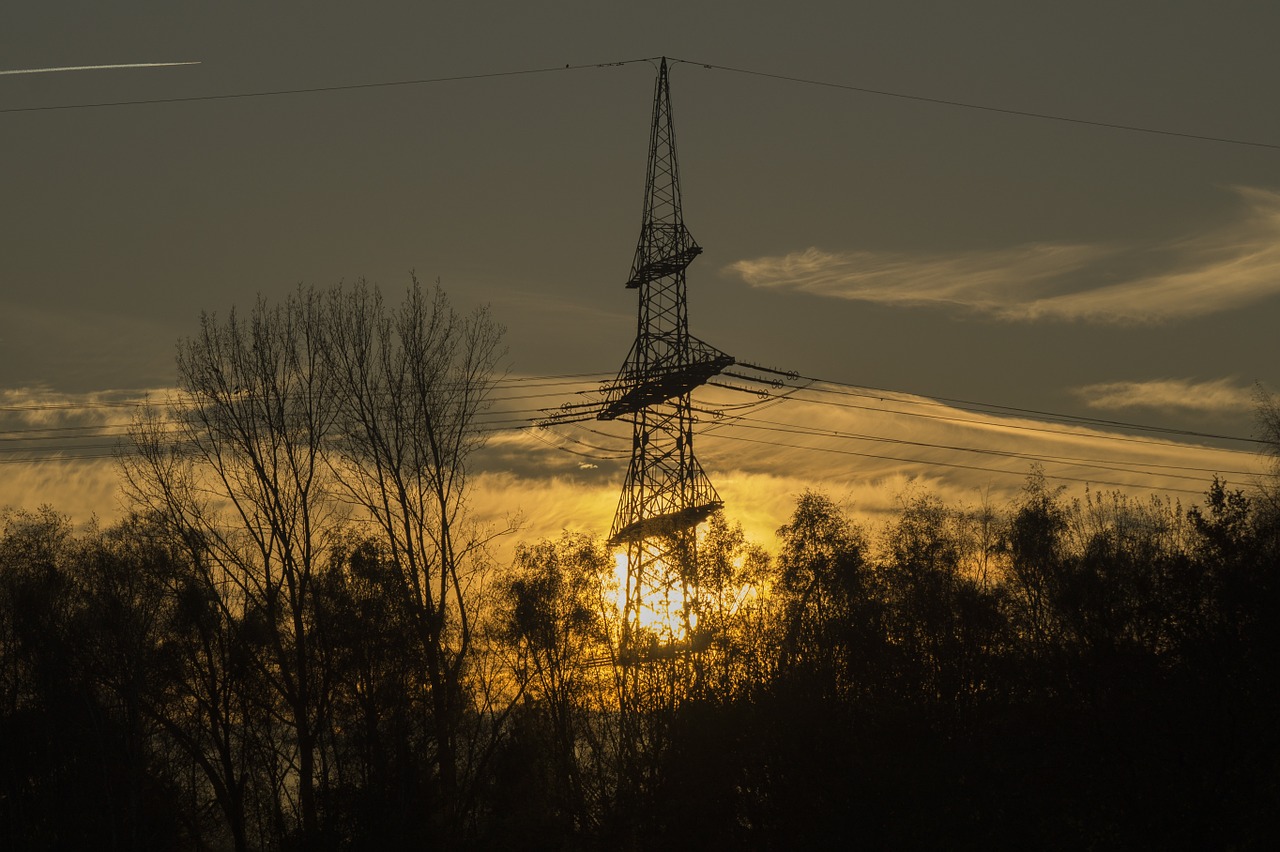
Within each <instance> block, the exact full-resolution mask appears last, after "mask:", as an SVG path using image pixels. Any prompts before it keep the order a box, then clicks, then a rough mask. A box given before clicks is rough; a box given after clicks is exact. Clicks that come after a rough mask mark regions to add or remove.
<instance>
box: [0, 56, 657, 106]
mask: <svg viewBox="0 0 1280 852" xmlns="http://www.w3.org/2000/svg"><path fill="white" fill-rule="evenodd" d="M654 59H657V57H653V58H649V59H623V60H621V61H618V62H596V63H591V64H586V65H564V66H560V65H556V66H552V67H546V68H521V69H517V70H515V71H488V72H483V73H479V74H453V75H450V76H447V77H422V78H419V79H414V80H382V81H377V82H373V83H346V84H341V85H335V86H310V87H307V88H302V89H270V90H266V91H258V92H227V93H225V94H219V95H186V96H182V97H173V98H146V99H139V100H132V101H108V102H97V103H80V104H58V105H50V106H34V107H9V108H7V109H0V113H15V112H53V111H58V110H73V109H103V108H107V107H123V106H145V105H148V104H180V103H195V102H199V101H231V100H245V99H248V98H275V97H283V96H286V95H311V94H320V93H328V92H350V91H356V90H359V89H389V88H394V87H397V86H424V85H430V84H434V83H460V82H462V81H465V80H488V79H493V78H497V77H520V76H524V75H528V74H550V73H554V72H563V71H582V70H584V69H587V68H610V67H617V66H622V65H633V64H635V63H637V62H652V61H654Z"/></svg>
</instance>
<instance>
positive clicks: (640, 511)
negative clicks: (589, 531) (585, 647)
mask: <svg viewBox="0 0 1280 852" xmlns="http://www.w3.org/2000/svg"><path fill="white" fill-rule="evenodd" d="M701 252H702V249H701V247H700V246H699V245H698V244H697V243H696V242H695V241H694V239H693V236H692V235H691V234H690V233H689V229H688V228H686V227H685V224H684V215H683V211H682V209H681V200H680V172H679V167H678V165H677V162H676V141H675V131H674V129H673V126H672V118H671V91H670V85H669V82H668V77H667V61H666V59H665V58H663V60H662V62H661V65H660V66H659V69H658V80H657V84H656V87H655V90H654V98H653V123H652V126H651V128H650V133H649V165H648V177H647V181H646V185H645V199H644V219H643V224H642V225H641V229H640V242H639V244H638V245H637V246H636V254H635V260H634V262H633V263H632V266H631V277H630V278H629V279H628V281H627V284H626V286H627V287H628V288H631V289H635V290H638V291H639V312H638V317H637V324H636V339H635V343H634V344H633V345H632V347H631V352H630V354H628V356H627V359H626V361H625V362H624V364H623V366H622V369H621V371H620V372H619V373H618V376H617V378H616V379H615V380H614V381H613V383H612V384H611V385H610V386H609V387H608V389H607V390H606V391H605V397H604V400H603V403H602V405H601V407H600V409H599V412H598V414H597V417H598V418H599V419H601V420H616V419H622V420H629V421H631V423H632V424H633V428H632V449H631V462H630V465H629V467H628V469H627V475H626V480H625V482H624V484H623V487H622V496H621V498H620V499H619V501H618V509H617V512H616V513H615V515H614V521H613V528H612V531H611V533H610V539H609V540H610V543H611V544H612V545H614V546H624V547H625V548H626V553H627V578H626V589H625V612H624V624H623V645H624V650H628V651H631V652H636V651H639V652H641V653H643V650H642V649H641V648H639V647H636V646H635V643H638V642H640V634H641V629H642V625H643V624H644V622H645V621H646V620H648V621H650V622H651V623H652V622H659V621H660V622H662V623H665V624H666V627H665V628H658V631H657V632H658V633H661V632H666V633H667V634H668V635H654V632H653V631H654V628H652V627H650V628H649V630H650V635H649V641H651V642H652V641H657V642H662V643H672V642H674V641H676V640H682V641H687V642H688V643H690V646H692V645H693V644H694V642H695V639H694V634H693V627H694V625H693V624H692V623H691V618H690V613H691V607H692V605H693V602H694V601H695V600H696V596H697V572H696V566H695V565H694V536H695V533H696V529H697V525H698V524H699V523H700V522H702V521H703V520H705V519H706V518H707V517H708V516H710V515H711V514H712V513H713V512H714V511H716V510H717V509H718V508H720V506H721V505H722V503H721V500H720V497H719V495H718V494H717V493H716V490H715V488H714V486H712V484H711V481H710V480H709V479H708V478H707V475H706V473H705V472H704V471H703V469H702V466H701V465H700V464H699V463H698V460H697V458H696V457H695V456H694V454H693V427H694V416H693V412H692V410H691V406H690V392H691V391H692V390H693V389H694V388H696V387H698V386H700V385H702V384H704V383H705V382H707V381H708V380H709V379H710V378H711V377H713V376H715V375H716V374H717V373H719V372H720V371H722V370H724V369H725V368H727V367H729V366H731V365H732V364H733V363H734V359H733V358H732V357H730V356H728V355H726V354H725V353H723V352H721V351H719V350H717V349H715V348H714V347H712V346H710V345H708V344H706V343H704V342H703V341H701V340H698V339H697V338H696V337H693V336H692V335H690V334H689V318H688V304H687V301H686V297H685V291H686V285H685V270H686V269H687V268H688V266H689V264H690V263H691V262H692V261H693V259H694V258H696V257H697V256H698V255H699V254H700V253H701ZM677 590H678V591H677ZM673 600H674V603H675V608H676V612H668V613H665V614H664V615H666V616H667V618H666V619H663V618H661V617H659V618H653V617H650V618H648V619H646V617H645V612H646V610H654V609H660V608H661V607H662V606H663V603H661V602H664V601H665V602H666V604H665V605H666V606H667V607H668V608H670V607H671V606H672V602H673ZM677 614H678V616H679V618H680V622H681V625H682V628H683V629H682V630H681V631H680V632H683V633H684V634H685V635H684V636H683V637H681V636H677V635H674V634H675V633H676V631H675V630H674V629H673V628H672V625H671V623H670V616H672V615H677Z"/></svg>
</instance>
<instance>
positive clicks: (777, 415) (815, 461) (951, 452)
mask: <svg viewBox="0 0 1280 852" xmlns="http://www.w3.org/2000/svg"><path fill="white" fill-rule="evenodd" d="M592 388H593V385H592V384H591V383H589V382H582V383H581V384H580V385H573V386H567V387H566V388H565V390H564V396H565V397H566V398H581V396H580V395H579V394H578V393H577V391H579V390H582V391H589V390H591V389H592ZM1084 390H1086V389H1082V392H1083V391H1084ZM1242 392H1244V389H1243V388H1239V387H1236V386H1234V385H1231V384H1230V383H1229V382H1226V381H1223V382H1209V383H1201V384H1199V385H1196V384H1193V383H1190V382H1181V383H1179V382H1174V381H1169V382H1166V383H1164V385H1161V383H1149V384H1148V385H1144V384H1141V383H1125V385H1124V387H1120V386H1119V383H1117V385H1116V387H1114V388H1111V389H1107V386H1095V388H1094V389H1093V390H1092V391H1091V394H1092V396H1090V397H1089V398H1090V399H1091V400H1098V401H1101V404H1102V405H1104V406H1105V405H1113V406H1119V405H1121V404H1127V405H1132V404H1136V403H1134V402H1132V401H1133V400H1136V399H1146V400H1148V402H1146V403H1143V404H1145V405H1153V404H1155V401H1156V400H1160V399H1169V398H1172V397H1175V396H1177V395H1178V394H1182V395H1184V396H1200V397H1204V398H1206V399H1210V398H1212V399H1217V400H1218V402H1216V403H1215V405H1220V406H1226V405H1230V404H1232V401H1233V400H1234V401H1236V402H1238V401H1239V394H1240V393H1242ZM699 393H700V395H702V396H703V398H702V399H701V400H700V402H699V407H700V408H703V409H704V410H707V411H710V410H714V409H716V408H720V407H724V408H725V416H724V417H721V418H718V419H711V418H708V420H707V421H706V423H705V424H704V426H703V428H702V429H701V431H700V433H699V435H698V437H697V445H698V446H697V452H698V456H699V458H700V459H701V461H702V464H703V466H704V467H705V468H706V470H707V473H708V475H709V476H710V477H711V480H712V482H713V483H714V485H715V486H716V488H717V489H718V490H719V493H720V496H721V498H722V499H723V500H724V502H725V506H726V511H727V513H728V514H729V516H730V517H731V518H733V519H735V520H738V521H740V522H742V524H743V526H744V528H745V530H746V532H747V533H748V535H749V536H751V537H752V538H753V539H754V540H756V541H759V542H761V543H763V544H765V545H766V546H769V547H772V546H773V545H774V537H773V534H774V531H775V530H777V528H778V527H779V526H781V525H782V524H783V523H785V522H786V521H787V519H788V517H789V515H790V513H791V512H792V510H793V509H794V507H795V502H796V498H797V497H798V496H799V495H800V494H801V493H802V492H804V491H805V490H806V489H818V490H821V491H824V492H825V493H827V494H829V495H830V496H831V497H833V498H834V499H836V500H839V501H841V502H842V503H844V504H845V505H847V506H848V507H849V508H850V509H851V510H852V511H853V512H854V513H855V515H856V516H857V517H859V518H860V519H861V520H862V521H863V522H864V523H867V524H869V525H876V524H878V523H880V522H881V521H882V520H884V519H886V518H888V517H890V516H891V513H893V512H894V511H896V509H897V508H898V507H899V505H900V503H901V500H902V499H903V495H904V494H912V493H918V492H922V491H925V492H931V493H933V494H935V495H937V496H938V497H939V498H940V499H942V500H943V501H945V502H947V503H948V504H950V505H955V506H976V505H978V504H980V503H983V502H989V503H991V504H992V505H995V506H1003V505H1007V504H1008V503H1009V502H1010V501H1012V500H1014V499H1016V497H1017V495H1018V493H1019V491H1020V489H1021V488H1022V486H1023V484H1024V482H1025V480H1026V477H1027V475H1028V473H1029V472H1030V471H1031V469H1032V467H1033V465H1038V466H1040V467H1041V468H1043V471H1044V473H1045V475H1046V476H1047V477H1048V479H1049V482H1050V485H1052V486H1057V485H1059V484H1061V485H1064V486H1066V487H1067V488H1068V491H1069V492H1070V493H1073V494H1079V493H1081V492H1082V491H1083V489H1084V488H1085V487H1086V484H1087V486H1088V487H1091V488H1093V489H1094V490H1104V491H1105V490H1110V489H1112V488H1119V489H1121V490H1124V491H1126V492H1129V493H1133V494H1141V493H1144V492H1149V491H1154V492H1165V493H1170V494H1172V495H1174V496H1176V497H1177V498H1179V499H1180V500H1182V501H1183V504H1184V505H1187V504H1192V503H1198V502H1199V499H1200V495H1202V494H1203V492H1204V490H1205V488H1207V487H1208V484H1209V482H1210V481H1211V479H1212V477H1213V475H1214V474H1215V473H1219V474H1222V475H1223V476H1224V477H1225V478H1226V480H1227V481H1228V483H1229V484H1230V485H1232V486H1233V487H1248V486H1249V485H1250V483H1251V482H1252V481H1253V478H1254V476H1255V472H1256V471H1257V470H1259V469H1260V467H1259V464H1258V462H1257V459H1256V458H1255V457H1254V456H1252V455H1250V454H1249V453H1243V452H1234V451H1228V450H1217V449H1211V448H1208V447H1202V446H1192V445H1188V444H1182V443H1178V442H1175V441H1165V440H1157V439H1153V438H1150V437H1145V436H1143V437H1141V439H1140V440H1139V441H1137V442H1135V441H1133V440H1130V439H1128V438H1126V437H1124V436H1117V435H1115V434H1112V433H1107V432H1102V431H1099V430H1096V429H1089V428H1085V427H1081V426H1067V425H1063V424H1053V423H1044V422H1041V421H1036V420H1032V419H1028V418H1013V417H994V416H990V415H983V414H976V413H974V412H970V411H964V410H960V409H956V408H950V407H947V406H944V405H940V404H939V403H938V402H937V401H936V400H928V399H923V398H920V397H915V396H911V395H908V394H895V393H888V392H885V391H877V392H875V393H874V394H870V393H868V394H867V395H866V396H865V397H859V396H858V395H857V391H856V389H851V388H849V387H848V386H823V385H821V384H820V383H819V384H815V385H811V386H809V387H807V388H802V389H799V390H797V391H796V392H794V393H793V395H792V396H790V397H789V398H787V399H786V400H785V401H779V400H777V399H774V400H771V401H768V402H761V403H760V404H759V405H753V406H748V407H747V408H746V409H744V408H742V406H741V402H740V395H735V396H730V395H729V394H728V392H725V391H717V389H714V388H704V389H703V390H702V391H700V392H699ZM717 393H719V394H721V397H719V398H718V397H717V396H716V394H717ZM851 394H852V395H851ZM1126 394H1127V396H1126ZM1109 395H1110V396H1109ZM139 396H140V394H137V393H134V394H130V395H127V396H126V395H124V394H120V395H118V396H116V397H113V398H110V399H108V398H107V397H104V396H101V395H92V396H84V397H76V398H73V397H70V396H65V395H63V396H59V397H57V400H58V401H57V403H56V404H55V403H51V402H50V400H51V399H52V397H51V396H49V395H47V392H38V391H25V392H19V391H8V392H5V393H4V394H2V395H0V410H5V411H6V418H7V419H6V421H5V423H4V425H3V430H7V431H6V433H5V434H6V436H7V437H11V438H12V437H22V438H23V439H24V442H23V446H24V447H25V449H24V450H22V451H21V452H17V453H8V454H7V456H6V461H7V462H8V464H7V465H6V466H5V467H4V468H3V469H0V509H2V508H3V507H4V506H6V505H7V506H10V507H15V508H16V507H23V508H28V509H34V508H36V507H38V506H40V505H42V504H49V505H51V506H53V507H54V508H55V509H57V510H58V511H61V512H64V513H66V514H69V515H71V516H72V519H73V520H74V521H76V522H84V521H87V520H88V519H89V518H90V517H91V516H92V515H95V514H96V515H97V516H98V517H99V518H100V519H101V520H103V521H105V522H110V521H111V520H114V519H115V518H117V517H119V516H120V515H121V514H123V512H125V511H126V510H127V506H126V505H125V504H124V503H123V502H122V500H121V498H120V488H119V481H118V477H117V474H116V471H115V468H114V465H113V463H112V460H111V459H110V458H109V457H107V456H108V454H109V447H95V446H94V445H97V444H104V445H109V444H111V443H113V442H114V439H115V438H114V436H115V435H117V434H118V433H119V432H120V431H122V426H123V425H124V424H125V423H127V422H128V419H129V415H130V413H131V407H130V406H129V405H128V401H129V400H136V399H137V398H139ZM152 396H153V398H158V397H162V396H163V394H153V395H152ZM1109 399H1113V400H1114V401H1110V402H1109V401H1108V400H1109ZM1125 399H1127V400H1129V402H1128V403H1122V402H1121V401H1122V400H1125ZM833 401H834V404H833ZM513 404H514V403H513ZM730 406H732V407H730ZM77 427H88V428H87V429H85V430H84V431H87V432H88V433H89V434H90V435H96V436H98V437H93V438H89V437H83V438H75V439H73V438H72V437H71V436H74V435H80V434H81V430H80V429H79V428H77ZM32 429H39V430H41V431H38V432H32V431H28V430H32ZM629 430H630V426H629V424H627V423H622V422H612V423H601V422H598V421H594V420H590V421H586V422H583V423H579V424H571V425H564V426H557V427H554V428H550V429H547V430H536V429H509V430H502V431H495V432H493V433H491V435H490V440H489V442H488V445H487V446H486V447H485V448H484V449H483V450H481V451H480V452H479V453H478V454H477V455H476V456H475V458H474V459H473V462H474V463H473V465H472V469H471V473H472V479H471V483H472V486H473V491H472V494H471V499H470V506H471V508H472V510H473V512H474V515H475V518H476V520H478V521H479V522H481V524H482V525H485V526H487V527H488V528H490V529H493V530H500V529H506V528H508V527H510V526H511V522H512V520H513V519H515V520H518V522H519V523H518V530H517V531H516V532H515V533H514V534H512V535H507V536H502V537H500V538H499V539H498V540H496V541H495V542H494V545H493V548H492V551H493V555H494V558H495V559H497V560H498V561H500V562H502V561H505V560H506V559H508V558H509V557H510V555H511V548H512V546H513V545H514V544H515V543H516V542H518V541H531V540H536V539H539V538H544V537H554V536H556V535H558V534H559V533H560V531H561V530H566V529H568V530H577V531H585V532H591V533H595V534H598V535H601V536H604V535H607V534H608V532H609V527H610V525H611V523H612V519H613V513H614V508H615V507H616V505H617V503H618V496H619V491H620V489H621V486H622V479H623V476H624V475H625V472H626V464H627V457H628V456H629V453H630V447H631V436H630V431H629ZM36 435H40V436H44V437H43V438H42V439H41V440H39V441H32V440H29V439H30V438H32V437H33V436H36ZM11 443H14V442H11ZM54 456H61V458H60V459H58V460H46V461H37V460H35V459H50V458H51V457H54Z"/></svg>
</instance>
